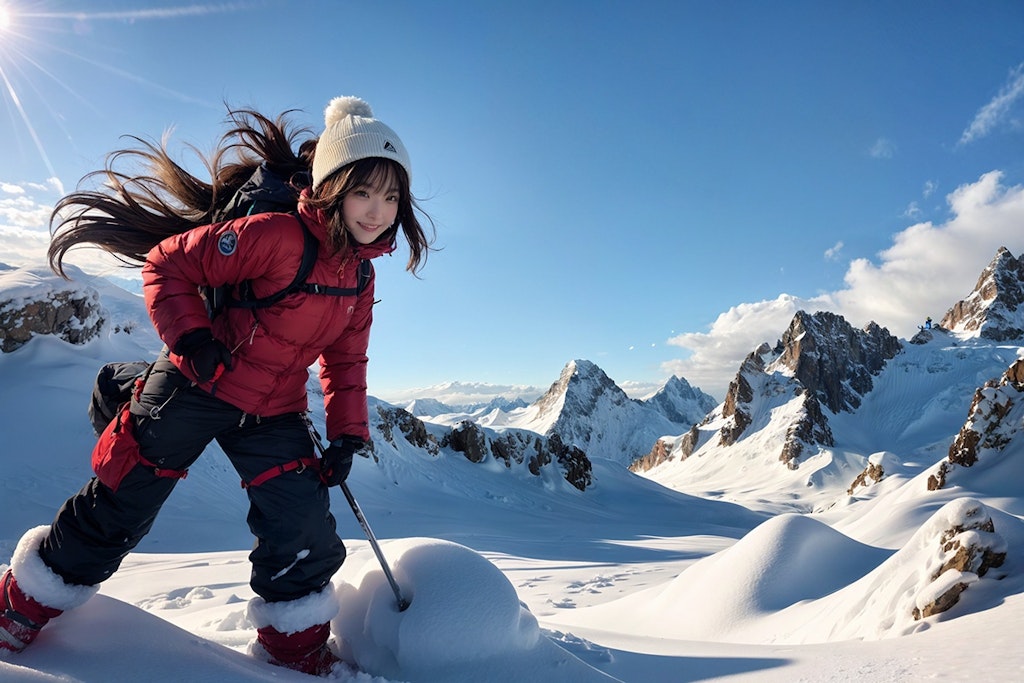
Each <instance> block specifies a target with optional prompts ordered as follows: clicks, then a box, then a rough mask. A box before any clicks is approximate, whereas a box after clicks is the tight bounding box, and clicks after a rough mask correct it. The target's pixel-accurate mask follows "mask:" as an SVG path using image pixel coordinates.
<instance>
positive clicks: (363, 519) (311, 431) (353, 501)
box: [302, 414, 409, 612]
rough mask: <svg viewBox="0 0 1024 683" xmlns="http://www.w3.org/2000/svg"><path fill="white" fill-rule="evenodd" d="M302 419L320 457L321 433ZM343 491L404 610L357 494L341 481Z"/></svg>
mask: <svg viewBox="0 0 1024 683" xmlns="http://www.w3.org/2000/svg"><path fill="white" fill-rule="evenodd" d="M302 419H303V420H305V422H306V427H307V428H308V429H309V437H310V438H311V439H312V440H313V444H314V445H315V446H316V450H317V451H318V452H319V453H320V457H321V458H322V457H323V456H324V452H325V451H326V450H327V449H325V448H324V445H323V443H321V442H320V434H318V433H317V431H316V427H314V426H313V422H312V420H310V419H309V416H308V415H305V414H303V416H302ZM339 486H341V492H342V493H344V494H345V500H347V501H348V504H349V507H351V508H352V512H353V513H354V514H355V516H356V520H357V521H358V522H359V526H361V527H363V532H364V533H365V534H366V538H367V540H369V541H370V547H372V548H373V554H374V555H376V556H377V561H378V562H380V567H381V569H383V570H384V576H385V577H387V580H388V583H389V584H391V590H392V591H394V593H395V599H396V600H397V601H398V611H399V612H404V611H405V610H407V609H408V608H409V601H408V600H406V599H405V598H403V597H402V591H401V589H399V587H398V582H397V581H395V576H394V574H392V573H391V568H390V567H389V566H388V563H387V560H385V559H384V553H383V552H382V551H381V549H380V545H379V544H378V543H377V539H376V537H374V535H373V532H372V531H371V530H370V525H369V523H368V522H367V521H366V517H365V516H363V511H362V510H361V509H360V507H359V503H357V502H356V499H355V496H353V495H352V492H351V491H350V490H349V488H348V484H346V483H345V482H341V484H339Z"/></svg>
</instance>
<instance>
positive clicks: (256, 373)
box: [0, 97, 430, 674]
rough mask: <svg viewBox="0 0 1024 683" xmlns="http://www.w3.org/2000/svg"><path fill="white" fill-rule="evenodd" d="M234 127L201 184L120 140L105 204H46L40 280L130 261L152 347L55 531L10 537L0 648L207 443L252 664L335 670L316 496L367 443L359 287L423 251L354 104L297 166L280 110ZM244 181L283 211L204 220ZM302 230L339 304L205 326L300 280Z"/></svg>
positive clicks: (101, 571) (425, 245)
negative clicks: (242, 585)
mask: <svg viewBox="0 0 1024 683" xmlns="http://www.w3.org/2000/svg"><path fill="white" fill-rule="evenodd" d="M231 122H232V123H233V124H234V127H233V128H232V129H231V130H230V131H229V132H228V133H227V134H225V136H224V138H223V139H222V144H221V146H220V148H219V149H218V151H217V152H216V153H215V154H214V155H213V156H212V157H211V158H210V159H209V160H204V163H206V166H207V168H208V170H209V171H210V175H211V177H212V182H211V183H204V182H203V181H200V180H199V179H197V178H195V177H194V176H192V175H191V174H190V173H188V172H187V171H185V170H184V169H183V168H182V167H181V166H179V165H178V164H176V163H175V162H173V161H172V160H171V159H170V156H169V155H168V154H167V151H166V148H165V147H164V146H163V145H160V146H157V145H154V144H150V143H146V142H144V141H141V140H138V139H136V140H138V141H139V142H141V144H142V148H141V149H136V150H122V151H120V152H116V153H114V154H113V155H112V156H111V158H110V160H109V161H108V164H107V167H106V169H105V170H103V171H100V172H98V173H99V174H100V176H101V179H102V180H103V182H104V184H105V188H106V189H105V190H104V191H102V192H84V191H80V192H76V193H73V194H71V195H69V196H68V197H65V198H64V199H62V200H61V202H59V204H58V205H57V207H56V208H55V210H54V214H53V216H54V218H53V220H54V221H57V226H56V228H55V229H54V235H53V239H52V241H51V245H50V254H49V255H50V264H51V266H52V267H53V269H54V270H55V271H56V272H57V273H59V274H61V275H64V273H63V269H62V259H63V257H64V255H65V254H66V252H67V251H68V249H70V248H71V247H73V246H75V245H77V244H82V243H87V244H93V245H96V246H100V247H101V248H103V249H106V250H107V251H109V252H111V253H113V254H115V255H117V256H118V257H120V258H122V259H124V260H126V261H128V262H132V263H140V262H141V263H142V279H143V293H144V296H145V302H146V306H147V308H148V311H149V314H150V317H151V318H152V320H153V324H154V326H155V327H156V330H157V332H158V333H159V335H160V337H161V339H162V340H163V341H164V342H165V344H166V347H165V349H164V351H163V353H162V354H161V355H160V357H159V358H158V359H157V360H156V361H155V363H154V364H153V365H152V366H151V367H150V369H149V371H148V374H147V375H146V377H145V381H144V384H143V385H141V388H140V390H139V391H138V392H137V393H136V396H135V399H134V400H133V401H132V402H131V404H130V416H129V415H128V414H126V415H125V419H124V426H123V427H122V425H121V424H120V423H119V422H118V423H116V424H112V425H111V427H108V429H107V431H106V432H104V434H103V435H102V436H101V439H100V444H98V446H97V449H98V450H97V453H99V454H100V456H101V457H100V458H99V460H97V454H96V453H94V465H97V462H100V466H98V468H97V477H94V478H93V479H92V480H90V481H89V483H88V484H86V485H85V487H83V488H82V490H81V491H80V492H78V493H77V494H75V495H74V496H72V497H71V498H70V499H68V501H67V502H65V504H64V505H63V507H62V508H61V509H60V511H59V512H58V513H57V516H56V518H55V520H54V521H53V523H52V524H51V526H49V527H45V526H43V527H38V528H36V529H33V530H30V531H29V532H27V533H26V534H25V535H24V536H23V537H22V539H21V541H20V542H19V544H18V546H17V549H16V551H15V553H14V557H13V559H12V562H11V569H9V570H8V571H7V572H6V573H5V574H4V575H3V577H2V578H0V653H2V652H3V651H4V650H6V651H8V652H12V651H13V652H17V651H19V650H21V649H23V648H24V647H26V646H27V645H28V644H30V643H31V642H32V641H33V640H34V639H35V638H36V636H37V635H38V633H39V630H40V629H41V628H42V627H43V626H44V625H45V624H46V623H47V621H49V620H50V619H52V618H54V617H56V616H58V615H59V614H61V612H63V611H66V610H68V609H71V608H74V607H76V606H79V605H81V604H82V603H84V602H85V601H86V600H88V599H89V597H91V596H92V595H93V594H94V593H95V592H96V590H97V588H98V585H99V584H100V582H102V581H103V580H105V579H106V578H108V577H109V576H111V575H112V574H113V573H114V572H115V571H116V570H117V568H118V567H119V565H120V563H121V561H122V560H123V559H124V557H125V556H126V555H127V554H128V552H130V551H131V550H132V548H134V547H135V546H136V545H137V544H138V543H139V541H140V540H141V539H142V538H143V536H145V534H146V533H147V532H148V531H149V529H150V528H151V526H152V524H153V521H154V520H155V518H156V515H157V513H158V512H159V510H160V507H161V505H162V504H163V502H164V501H165V500H166V499H167V497H168V496H169V495H170V493H171V491H172V489H173V488H174V486H175V484H176V482H177V480H178V478H180V477H182V476H184V473H185V472H186V471H187V469H188V467H189V466H190V465H191V464H192V463H193V462H194V461H195V460H196V459H197V458H198V457H199V456H200V455H201V454H202V452H203V450H204V448H205V447H206V446H207V444H208V443H209V442H210V441H212V440H214V439H216V440H217V442H218V444H219V445H220V446H221V448H222V449H223V450H224V453H225V454H226V455H227V456H228V458H229V459H230V460H231V462H232V464H233V465H234V467H235V468H236V470H237V471H238V473H239V475H240V476H241V477H242V481H243V485H244V486H246V491H247V494H248V496H249V501H250V511H249V516H248V523H249V527H250V529H251V531H252V533H253V534H254V535H255V537H256V545H255V548H254V550H253V551H252V553H251V554H250V560H251V562H252V575H251V579H250V584H251V586H252V589H253V591H254V592H255V593H256V595H257V596H258V597H256V598H254V599H253V600H252V601H250V604H249V616H250V619H251V620H252V621H253V623H254V624H255V625H256V627H257V633H258V636H257V639H256V642H255V643H253V645H252V646H251V648H250V650H251V652H253V654H255V655H257V656H261V657H263V658H264V659H266V660H267V661H269V662H271V663H273V664H277V665H282V666H286V667H289V668H293V669H297V670H300V671H304V672H307V673H312V674H325V673H327V672H329V671H330V669H331V667H332V666H333V664H334V663H336V662H337V661H338V658H337V656H336V655H335V654H334V653H333V651H332V650H331V649H330V647H329V646H328V636H329V635H330V626H329V622H330V620H331V618H332V617H333V616H334V615H335V613H336V612H337V604H336V602H335V600H334V599H333V586H332V584H331V583H330V579H331V577H332V576H333V575H334V573H335V572H336V571H337V570H338V568H339V567H340V566H341V564H342V562H343V561H344V558H345V548H344V546H343V544H342V542H341V540H340V539H339V538H338V535H337V533H336V531H335V521H334V517H333V516H332V515H331V512H330V503H329V497H328V487H329V486H333V485H336V484H339V483H341V482H342V481H344V480H345V478H346V477H347V475H348V473H349V470H350V469H351V467H352V458H353V455H354V454H355V453H356V452H357V451H358V450H359V449H360V448H361V447H363V445H364V444H365V443H366V442H367V440H368V439H369V429H368V423H367V405H366V363H367V357H366V349H367V344H368V339H369V330H370V325H371V322H372V305H373V291H374V287H373V275H372V269H370V270H369V271H368V274H369V279H368V281H367V280H366V277H367V270H366V267H365V264H366V263H367V262H368V259H372V258H374V257H377V256H380V255H381V254H387V253H391V252H392V251H393V250H394V249H395V248H396V238H397V235H398V233H399V231H401V232H402V234H404V236H405V239H406V241H407V243H408V245H409V250H410V256H409V261H408V264H407V269H408V270H409V271H410V272H413V273H416V272H417V271H418V270H419V268H420V267H421V265H422V264H423V263H424V261H425V259H426V256H427V253H428V251H429V249H430V246H429V241H428V239H427V237H426V236H425V234H424V230H423V228H422V227H421V225H420V223H419V221H418V219H417V216H416V214H415V212H416V211H417V210H418V207H417V206H416V203H415V200H414V199H413V197H412V195H411V194H410V176H411V173H410V163H409V156H408V154H407V152H406V150H405V147H404V145H403V144H402V142H401V140H400V139H399V138H398V136H397V135H396V134H395V133H394V131H393V130H391V129H390V128H389V127H387V126H386V125H384V124H383V123H382V122H380V121H378V120H377V119H375V118H373V114H372V111H371V110H370V107H369V106H368V105H367V104H366V103H365V102H363V101H362V100H360V99H358V98H354V97H342V98H336V99H334V100H332V102H331V103H330V104H329V105H328V107H327V109H326V111H325V124H326V127H325V130H324V131H323V133H322V134H321V135H320V137H319V138H318V139H316V140H307V141H306V142H304V143H303V144H302V145H301V146H300V147H299V153H298V154H296V153H294V152H293V151H292V145H293V143H294V142H295V140H296V138H297V134H296V133H293V132H289V129H288V127H287V124H286V120H285V115H282V116H280V117H278V118H277V119H276V120H274V121H271V120H270V119H268V118H266V117H264V116H262V115H260V114H258V113H257V112H254V111H251V110H240V111H234V112H231ZM231 154H236V155H237V156H238V159H236V160H229V156H230V155H231ZM122 159H127V160H129V161H139V160H141V161H142V162H143V165H144V166H146V167H148V169H149V175H143V176H137V177H133V176H130V175H128V174H125V173H122V172H119V171H115V170H114V163H115V162H117V161H119V160H122ZM254 173H260V174H269V175H272V176H276V177H279V178H285V179H288V182H287V184H284V185H283V186H284V187H285V188H286V190H287V188H294V190H288V191H291V192H294V195H293V197H294V199H293V201H296V202H297V207H296V211H295V212H294V213H279V212H272V213H256V214H252V215H248V216H244V217H242V218H237V219H234V220H229V221H227V222H218V221H217V220H216V219H217V218H218V217H219V216H221V215H223V213H224V212H225V211H228V210H233V209H234V207H233V206H229V204H231V202H232V201H235V200H236V193H237V191H238V190H239V188H241V187H242V185H243V184H244V183H246V181H249V180H250V178H251V177H252V176H253V174H254ZM250 184H251V183H250ZM278 189H280V188H278ZM286 193H287V192H286ZM257 206H258V204H257ZM58 219H59V220H58ZM197 226H198V227H197ZM307 230H308V232H309V233H311V234H312V235H313V236H314V237H315V238H316V241H317V251H316V261H315V263H314V265H313V269H312V273H311V274H310V277H309V281H310V282H315V283H316V284H318V285H321V286H322V287H321V289H329V290H331V291H342V292H343V295H341V296H337V295H325V294H319V293H315V292H313V291H300V292H296V293H292V294H289V295H287V296H285V297H284V298H282V299H280V301H277V302H276V303H274V304H272V305H269V306H267V307H265V308H258V307H246V306H244V305H236V306H231V305H229V306H227V307H226V309H225V310H224V311H223V312H221V313H219V314H217V315H215V316H214V317H213V319H212V320H211V317H210V313H209V312H208V310H207V307H206V304H205V302H204V299H203V297H202V296H201V295H200V288H220V287H225V286H228V287H229V288H234V290H235V291H236V293H237V291H238V289H239V287H241V286H242V285H243V283H244V289H245V290H246V291H249V292H251V296H252V297H255V298H262V297H268V296H270V295H273V294H275V293H277V292H280V291H281V290H284V289H285V288H286V287H287V286H288V285H289V284H291V283H292V281H293V280H294V278H295V277H296V273H297V271H298V269H299V265H300V262H301V261H302V256H303V251H304V244H305V240H306V236H305V231H307ZM361 268H362V269H363V283H362V285H363V286H362V287H360V286H359V285H360V284H361V283H360V273H359V271H360V269H361ZM360 290H361V291H360ZM317 360H319V362H320V366H321V370H320V380H321V383H322V386H323V390H324V402H325V412H326V426H327V436H328V439H329V440H330V446H329V447H328V448H327V449H326V451H325V453H324V456H323V458H322V460H321V461H320V462H319V463H317V461H316V458H315V456H313V444H312V442H311V440H310V436H309V433H308V431H307V428H306V425H305V423H304V421H303V415H304V413H305V410H306V407H307V404H306V382H307V379H308V370H307V369H308V368H309V366H310V365H312V364H313V363H314V362H316V361H317ZM125 453H127V454H128V455H125ZM308 465H313V466H308ZM316 465H319V466H316Z"/></svg>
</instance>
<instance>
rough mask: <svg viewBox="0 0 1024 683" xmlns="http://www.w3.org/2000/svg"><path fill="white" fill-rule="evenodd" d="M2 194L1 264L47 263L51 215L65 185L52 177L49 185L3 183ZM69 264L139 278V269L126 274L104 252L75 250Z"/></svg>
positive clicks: (25, 264) (97, 271)
mask: <svg viewBox="0 0 1024 683" xmlns="http://www.w3.org/2000/svg"><path fill="white" fill-rule="evenodd" d="M0 191H2V192H3V194H0V263H4V264H6V265H9V266H14V267H20V266H28V265H37V264H45V263H46V262H47V256H46V252H47V249H48V248H49V246H50V214H51V213H52V211H53V205H54V204H55V203H56V201H57V200H58V199H59V198H60V197H61V196H62V195H63V192H64V186H63V185H62V184H61V182H60V181H59V180H58V179H57V178H50V179H48V180H47V181H46V183H45V184H42V183H20V184H19V183H10V182H3V183H0ZM65 261H66V262H67V263H71V264H73V265H76V266H79V267H80V268H82V269H83V270H85V271H86V272H88V273H92V274H94V275H108V274H112V273H115V272H116V273H118V274H119V275H121V276H122V277H123V276H125V275H126V274H127V276H129V277H130V276H131V275H138V270H133V271H126V270H125V269H124V268H123V267H122V265H121V264H120V262H119V261H117V260H116V259H114V258H113V257H112V256H110V255H109V254H107V253H106V252H105V251H103V250H101V249H93V248H84V249H73V250H71V251H70V252H68V254H67V256H66V258H65Z"/></svg>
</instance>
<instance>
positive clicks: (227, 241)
mask: <svg viewBox="0 0 1024 683" xmlns="http://www.w3.org/2000/svg"><path fill="white" fill-rule="evenodd" d="M237 248H238V235H236V234H235V233H233V232H230V231H229V232H226V233H224V234H223V235H221V236H220V238H219V239H218V240H217V250H218V251H219V252H220V253H221V254H223V255H224V256H231V255H232V254H234V253H235V249H237Z"/></svg>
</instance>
